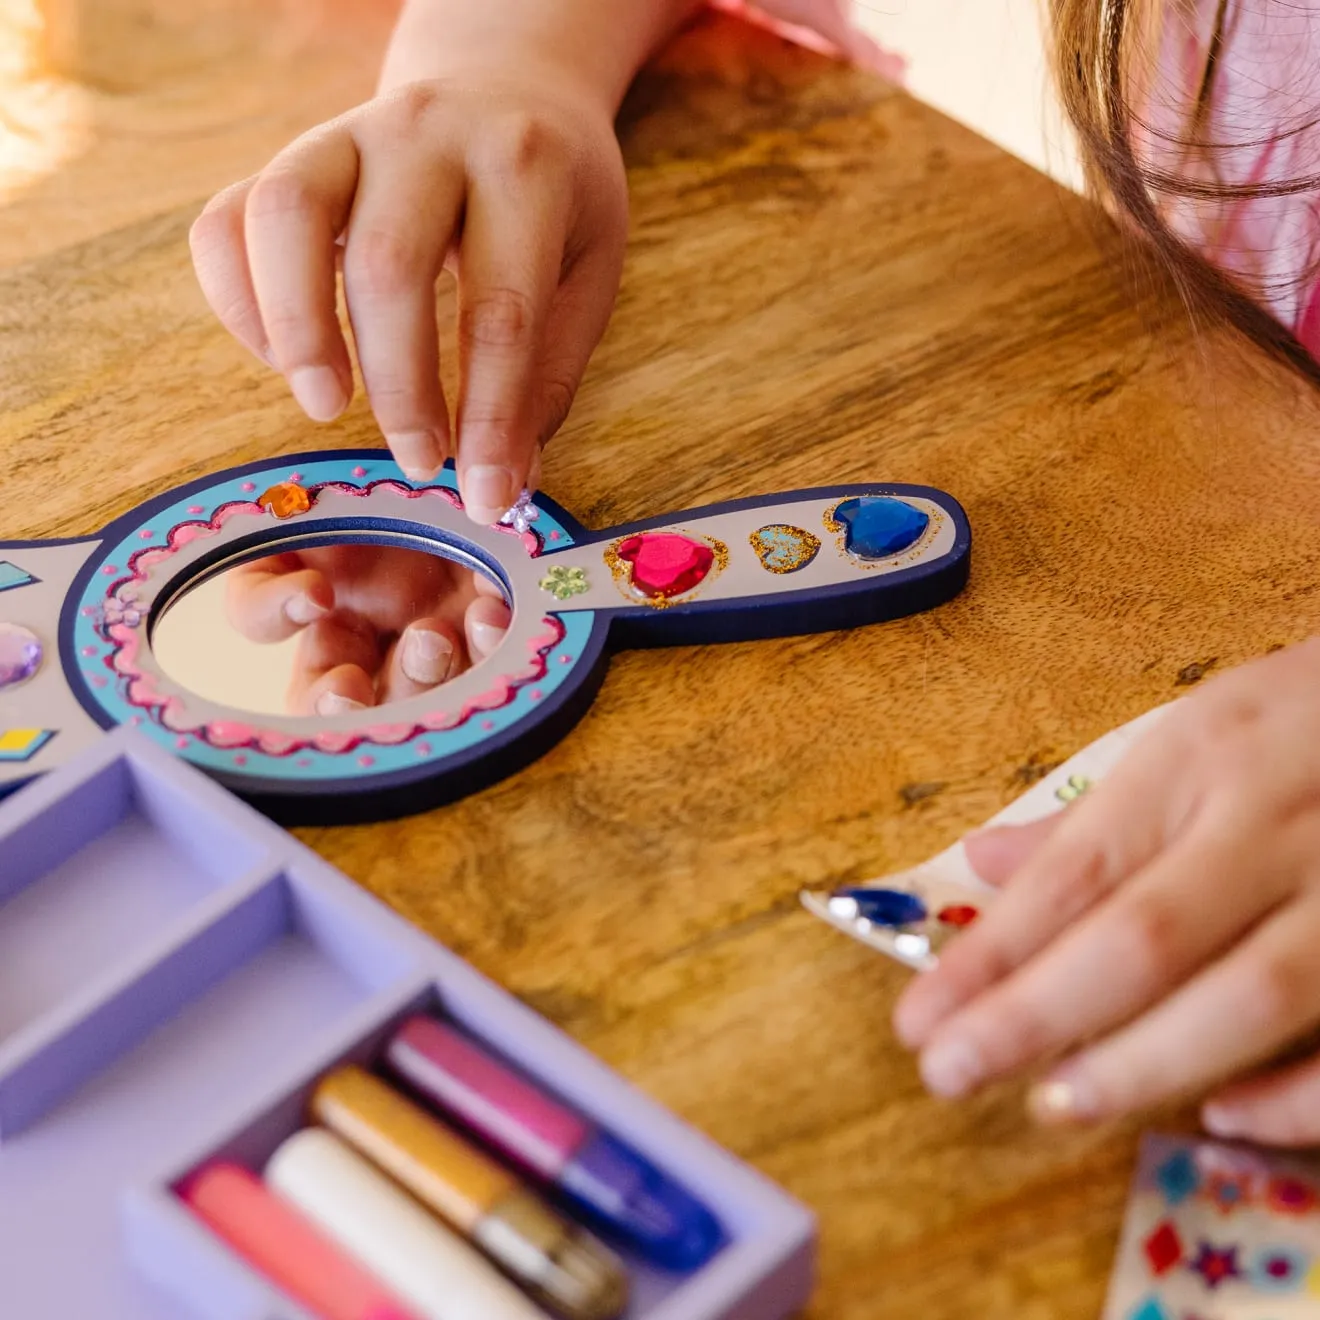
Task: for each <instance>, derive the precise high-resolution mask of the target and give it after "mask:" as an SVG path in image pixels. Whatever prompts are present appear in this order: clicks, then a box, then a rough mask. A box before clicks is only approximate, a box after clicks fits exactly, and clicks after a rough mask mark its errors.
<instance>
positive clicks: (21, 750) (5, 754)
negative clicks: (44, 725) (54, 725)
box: [0, 729, 55, 761]
mask: <svg viewBox="0 0 1320 1320" xmlns="http://www.w3.org/2000/svg"><path fill="white" fill-rule="evenodd" d="M54 736H55V731H54V730H53V729H0V761H29V760H31V759H32V757H34V756H35V755H36V754H37V753H38V752H39V751H40V750H41V749H42V748H43V747H44V746H45V745H46V744H47V743H48V742H49V741H50V740H51V739H52V738H53V737H54Z"/></svg>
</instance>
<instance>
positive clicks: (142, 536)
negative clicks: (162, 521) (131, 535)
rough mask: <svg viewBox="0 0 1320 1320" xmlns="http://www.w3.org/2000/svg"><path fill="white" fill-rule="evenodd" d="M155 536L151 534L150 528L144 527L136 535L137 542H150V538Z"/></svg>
mask: <svg viewBox="0 0 1320 1320" xmlns="http://www.w3.org/2000/svg"><path fill="white" fill-rule="evenodd" d="M155 535H156V533H155V532H153V531H152V530H151V528H150V527H144V528H143V529H142V530H141V531H140V532H139V533H138V540H139V541H150V540H151V538H152V537H153V536H155Z"/></svg>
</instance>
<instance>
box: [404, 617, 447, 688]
mask: <svg viewBox="0 0 1320 1320" xmlns="http://www.w3.org/2000/svg"><path fill="white" fill-rule="evenodd" d="M453 658H454V648H453V645H452V644H451V643H450V641H449V638H448V637H445V636H443V635H442V634H440V633H437V632H430V631H428V630H424V629H420V628H419V629H416V630H413V631H409V632H406V633H404V635H403V648H402V653H401V655H400V661H399V663H400V665H401V666H402V668H403V672H404V673H405V674H407V675H408V677H409V678H411V679H412V681H413V682H414V683H421V684H423V685H424V686H427V687H433V686H434V685H435V684H437V683H443V682H444V681H445V679H446V678H448V677H449V666H450V663H451V662H452V661H453Z"/></svg>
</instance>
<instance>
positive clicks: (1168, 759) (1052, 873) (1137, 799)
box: [894, 737, 1183, 1048]
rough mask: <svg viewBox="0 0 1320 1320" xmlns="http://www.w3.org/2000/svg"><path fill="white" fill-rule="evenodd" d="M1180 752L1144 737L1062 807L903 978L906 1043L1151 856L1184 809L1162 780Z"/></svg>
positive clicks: (1172, 742) (1176, 745)
mask: <svg viewBox="0 0 1320 1320" xmlns="http://www.w3.org/2000/svg"><path fill="white" fill-rule="evenodd" d="M1181 755H1182V743H1181V740H1180V739H1179V738H1177V737H1163V738H1155V739H1152V740H1151V741H1150V742H1148V743H1144V744H1141V745H1139V746H1138V747H1137V748H1136V749H1135V750H1134V752H1133V753H1131V754H1130V755H1129V757H1128V758H1127V760H1125V761H1124V762H1123V763H1122V764H1121V765H1120V766H1119V768H1118V770H1117V771H1116V772H1115V773H1114V775H1113V776H1112V777H1111V778H1110V779H1108V780H1106V781H1105V782H1104V783H1103V784H1101V785H1100V786H1099V787H1098V788H1096V789H1094V790H1093V791H1092V793H1091V794H1090V795H1088V796H1087V797H1084V798H1082V799H1081V801H1079V802H1077V803H1076V804H1075V805H1074V806H1073V807H1072V808H1071V809H1070V810H1069V811H1067V812H1065V813H1063V815H1062V817H1061V818H1060V820H1059V823H1058V826H1057V827H1056V828H1055V829H1054V830H1053V831H1051V832H1050V833H1049V837H1048V838H1047V839H1045V840H1044V841H1043V842H1042V843H1041V844H1040V846H1039V847H1038V848H1037V849H1036V850H1035V851H1034V852H1033V853H1032V854H1031V856H1030V857H1029V858H1028V859H1027V861H1026V862H1025V863H1024V865H1023V866H1022V867H1021V869H1020V870H1019V871H1018V872H1017V873H1016V874H1015V875H1014V876H1013V878H1012V880H1011V882H1010V883H1009V885H1008V887H1007V888H1006V889H1005V890H1004V893H1003V895H1002V897H1000V898H999V899H997V900H996V901H995V902H994V903H992V904H991V905H990V906H989V907H988V908H987V909H986V911H985V913H984V915H983V916H982V918H981V920H980V921H978V922H977V924H976V925H975V926H973V927H972V928H971V929H970V930H968V931H967V932H966V933H965V934H963V935H960V936H959V937H958V939H956V940H954V941H952V942H951V943H950V944H949V946H948V948H947V949H945V950H944V951H943V952H942V953H941V955H940V962H939V966H938V967H936V968H935V969H934V970H933V971H931V972H927V973H926V974H925V975H924V976H920V977H918V978H917V979H916V980H915V981H913V982H912V984H911V985H909V986H908V988H907V991H906V992H905V993H904V995H903V997H902V999H900V1000H899V1003H898V1007H897V1009H896V1011H895V1015H894V1026H895V1030H896V1031H897V1032H898V1035H899V1037H900V1039H901V1040H902V1041H903V1042H904V1043H905V1044H907V1045H908V1046H909V1047H911V1048H917V1047H920V1046H922V1045H924V1044H925V1043H926V1041H927V1040H929V1039H930V1037H931V1036H932V1034H933V1033H934V1031H935V1030H936V1028H937V1027H938V1026H939V1024H940V1023H941V1022H943V1021H944V1020H945V1019H947V1018H948V1017H949V1016H950V1015H952V1014H953V1013H954V1012H956V1011H957V1010H958V1009H959V1008H961V1007H962V1005H964V1004H966V1003H968V1002H969V1001H970V1000H972V999H973V998H975V997H976V996H977V995H979V994H981V993H982V992H983V991H984V990H986V989H987V988H988V987H990V986H992V985H994V984H995V983H996V982H998V981H1001V980H1003V979H1004V977H1006V976H1008V975H1009V973H1010V972H1012V971H1013V970H1014V969H1015V968H1017V967H1020V966H1021V965H1022V964H1023V963H1024V962H1026V961H1027V959H1028V958H1030V957H1031V956H1032V955H1033V954H1035V953H1037V952H1038V951H1039V950H1041V949H1043V948H1044V947H1045V946H1046V945H1047V944H1048V943H1049V942H1050V941H1051V940H1053V939H1054V938H1055V937H1056V936H1057V935H1058V934H1059V932H1060V931H1062V930H1064V929H1065V928H1066V927H1067V926H1068V925H1070V924H1071V923H1072V922H1073V921H1075V920H1076V919H1077V918H1078V917H1079V916H1081V915H1082V914H1083V913H1084V912H1086V911H1088V910H1089V909H1090V908H1091V907H1093V906H1094V905H1095V904H1096V903H1097V902H1099V901H1100V900H1101V899H1103V898H1104V897H1105V896H1106V895H1107V894H1109V893H1110V892H1111V891H1112V890H1113V889H1114V887H1115V886H1116V885H1118V884H1119V883H1120V882H1121V881H1123V880H1125V879H1126V878H1127V877H1128V876H1129V875H1131V874H1133V872H1134V871H1136V870H1137V869H1138V868H1140V867H1141V866H1143V865H1144V864H1145V863H1146V862H1147V861H1149V860H1150V858H1151V857H1152V856H1153V855H1154V854H1155V853H1156V852H1157V851H1158V849H1159V848H1160V847H1161V846H1162V845H1163V844H1164V843H1165V842H1166V840H1167V839H1168V837H1169V836H1170V834H1171V832H1172V829H1173V828H1176V826H1177V824H1178V823H1179V821H1180V818H1181V816H1182V814H1183V807H1182V803H1181V801H1180V800H1179V801H1174V800H1173V798H1172V797H1171V795H1170V794H1169V792H1168V787H1167V786H1168V784H1169V783H1170V782H1171V781H1173V780H1174V779H1175V772H1176V769H1177V767H1178V765H1179V763H1180V757H1181ZM1174 796H1176V795H1174Z"/></svg>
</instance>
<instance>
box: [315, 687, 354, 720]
mask: <svg viewBox="0 0 1320 1320" xmlns="http://www.w3.org/2000/svg"><path fill="white" fill-rule="evenodd" d="M355 710H366V707H365V706H364V705H363V704H362V703H361V702H360V701H354V700H353V698H352V697H345V696H341V695H340V694H339V693H338V692H322V693H321V695H320V696H319V697H317V699H316V713H317V714H318V715H351V714H352V713H353V712H354V711H355Z"/></svg>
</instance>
